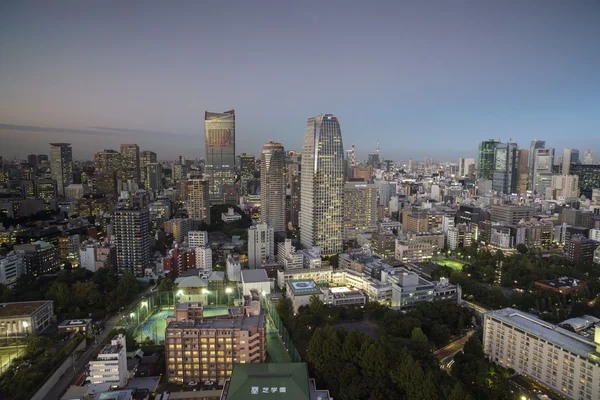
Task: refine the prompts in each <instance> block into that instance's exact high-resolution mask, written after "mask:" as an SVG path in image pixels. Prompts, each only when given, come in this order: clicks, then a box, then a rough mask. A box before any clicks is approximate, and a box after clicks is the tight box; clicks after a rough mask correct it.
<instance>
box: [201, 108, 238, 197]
mask: <svg viewBox="0 0 600 400" xmlns="http://www.w3.org/2000/svg"><path fill="white" fill-rule="evenodd" d="M204 136H205V149H206V156H205V158H204V162H205V165H204V166H205V171H206V177H207V178H208V180H209V182H210V200H211V202H214V203H222V202H223V199H224V194H223V184H233V183H234V182H235V111H234V110H230V111H225V112H224V113H215V112H210V111H206V113H205V114H204Z"/></svg>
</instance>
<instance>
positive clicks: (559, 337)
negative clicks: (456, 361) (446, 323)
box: [482, 308, 600, 400]
mask: <svg viewBox="0 0 600 400" xmlns="http://www.w3.org/2000/svg"><path fill="white" fill-rule="evenodd" d="M482 318H483V351H484V353H485V354H486V356H487V357H488V359H489V360H490V361H492V362H493V363H495V364H498V365H501V366H502V367H504V368H512V369H514V370H515V371H516V372H517V373H518V374H523V375H527V377H528V378H530V379H533V380H536V381H538V382H541V383H542V384H543V385H544V386H546V387H548V388H550V389H552V390H554V391H555V392H556V393H558V394H559V395H560V397H561V398H562V397H564V398H568V399H573V400H593V399H599V398H600V387H599V386H598V381H599V377H600V366H599V365H598V357H599V356H600V326H598V325H596V326H594V325H595V324H594V323H593V322H588V321H586V320H585V318H581V325H580V324H579V323H578V324H577V326H576V327H574V328H575V329H574V330H576V331H575V332H573V331H572V330H568V329H564V328H563V327H561V326H559V325H552V324H550V323H549V322H546V321H543V320H541V319H539V318H538V317H537V316H536V315H533V314H529V313H526V312H523V311H519V310H516V309H512V308H504V309H502V310H495V311H489V312H487V313H485V314H483V316H482Z"/></svg>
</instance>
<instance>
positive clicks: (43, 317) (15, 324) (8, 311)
mask: <svg viewBox="0 0 600 400" xmlns="http://www.w3.org/2000/svg"><path fill="white" fill-rule="evenodd" d="M53 317H54V303H53V302H52V301H51V300H43V301H21V302H14V303H0V329H1V330H2V333H0V341H1V340H2V338H3V337H4V338H24V337H27V336H28V335H31V334H33V333H40V332H42V331H43V330H44V329H46V328H47V327H48V326H50V323H51V322H52V318H53Z"/></svg>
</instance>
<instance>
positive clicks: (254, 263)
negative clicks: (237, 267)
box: [248, 223, 275, 268]
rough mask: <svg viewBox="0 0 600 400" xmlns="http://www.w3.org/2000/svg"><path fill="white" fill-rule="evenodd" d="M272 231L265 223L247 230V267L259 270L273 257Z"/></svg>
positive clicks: (273, 239)
mask: <svg viewBox="0 0 600 400" xmlns="http://www.w3.org/2000/svg"><path fill="white" fill-rule="evenodd" d="M274 241H275V238H274V230H273V228H272V227H270V226H268V225H267V224H265V223H262V224H258V225H254V226H251V227H250V228H248V266H249V267H250V268H259V267H260V266H261V265H262V263H263V262H265V261H267V260H268V261H272V260H273V259H274V258H275V256H274Z"/></svg>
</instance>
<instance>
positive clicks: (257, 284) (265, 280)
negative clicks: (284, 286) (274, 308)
mask: <svg viewBox="0 0 600 400" xmlns="http://www.w3.org/2000/svg"><path fill="white" fill-rule="evenodd" d="M241 275H242V291H243V294H244V295H247V294H248V295H249V294H250V291H251V290H252V289H256V290H257V291H258V293H260V294H269V293H271V280H270V279H269V277H268V276H267V273H266V272H265V270H264V269H245V270H243V271H242V274H241Z"/></svg>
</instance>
